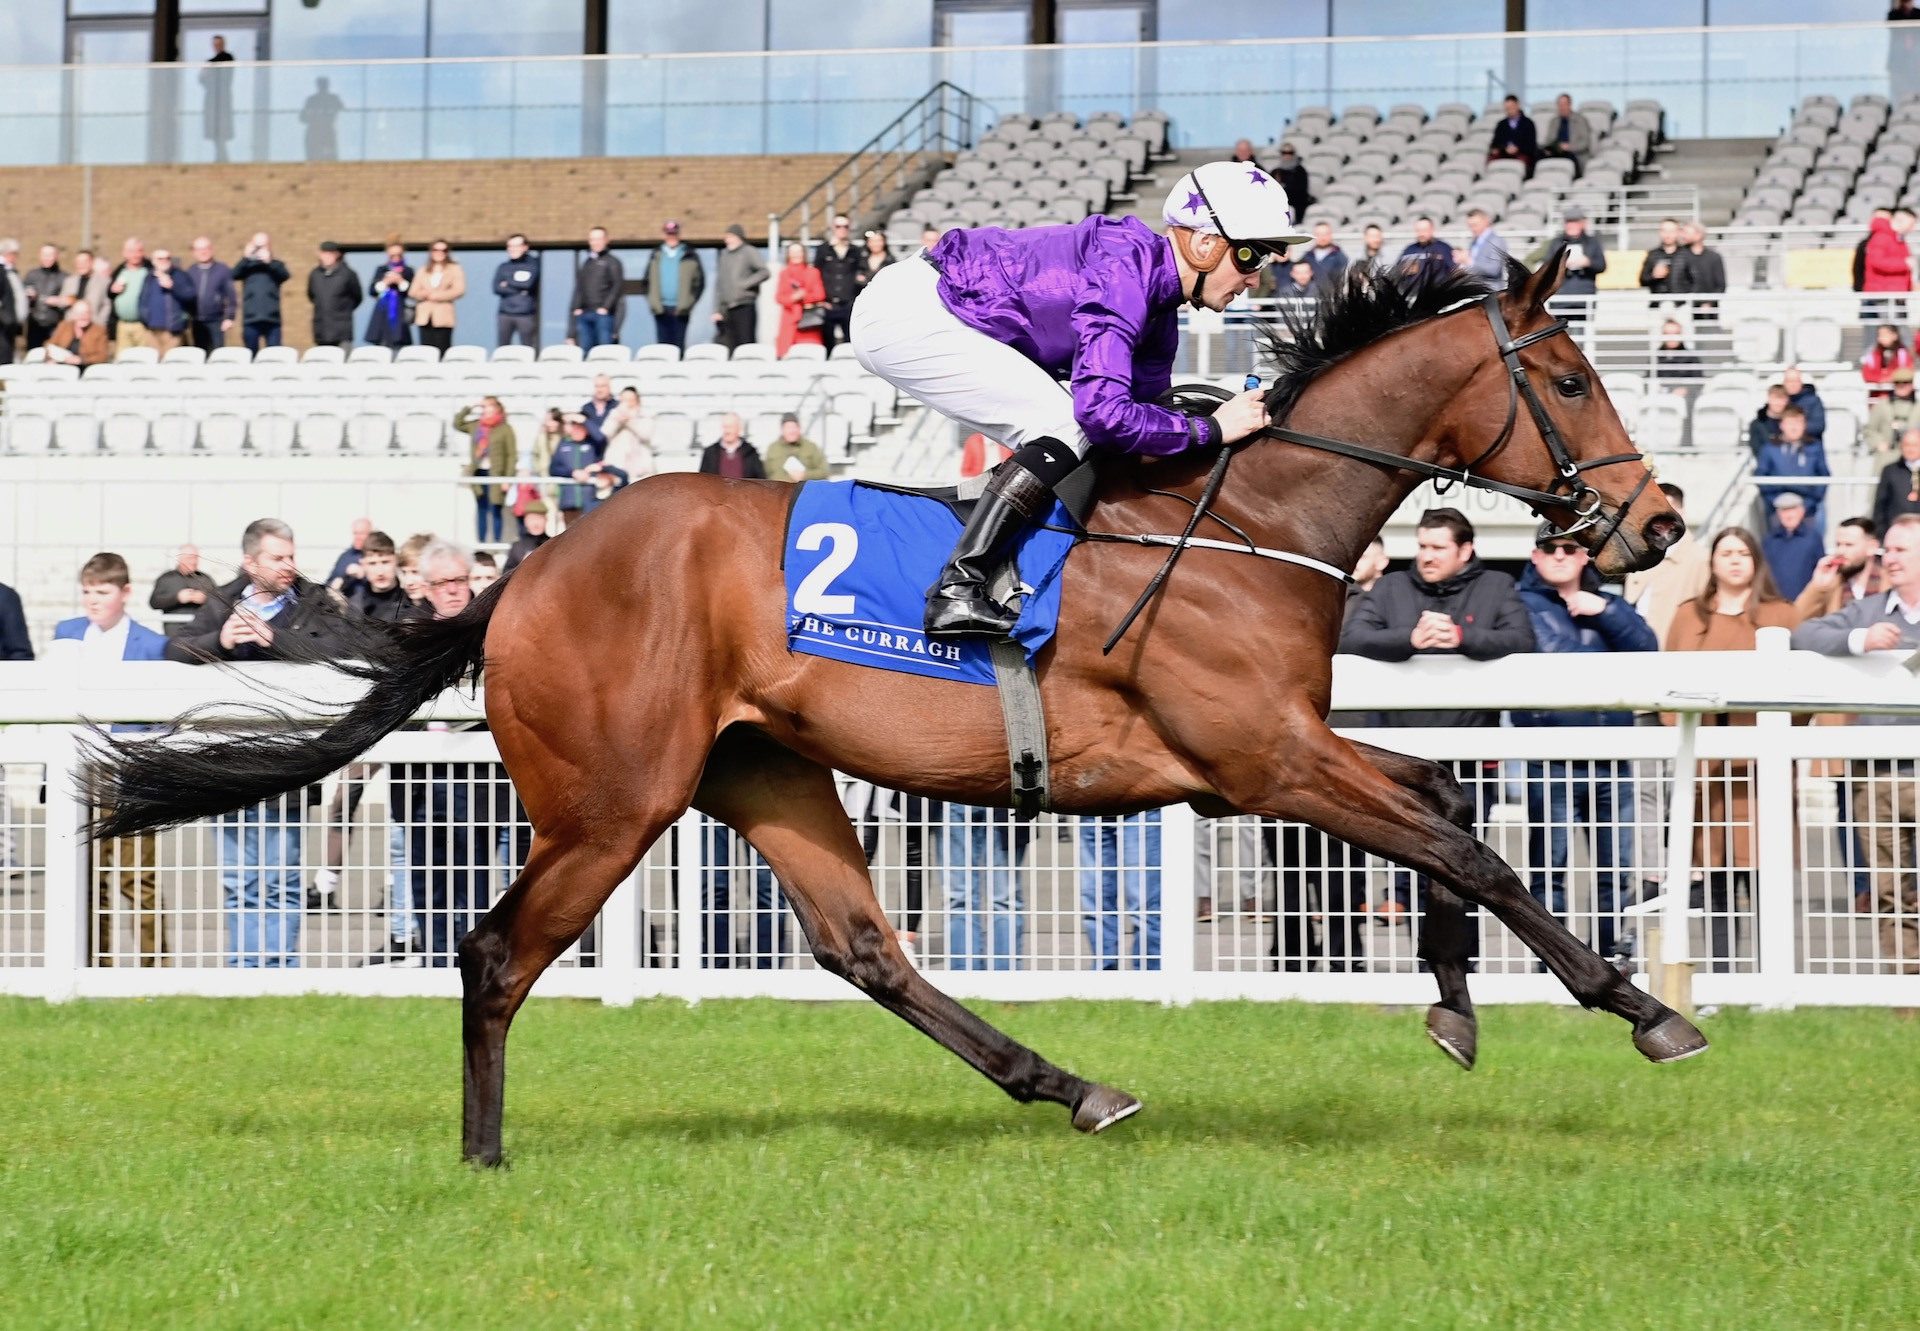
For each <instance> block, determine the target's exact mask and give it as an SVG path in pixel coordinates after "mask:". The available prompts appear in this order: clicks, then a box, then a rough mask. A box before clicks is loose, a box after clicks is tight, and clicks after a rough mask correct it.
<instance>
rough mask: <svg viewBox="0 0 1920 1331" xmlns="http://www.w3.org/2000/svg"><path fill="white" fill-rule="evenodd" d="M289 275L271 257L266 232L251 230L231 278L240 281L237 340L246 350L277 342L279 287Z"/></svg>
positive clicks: (251, 351)
mask: <svg viewBox="0 0 1920 1331" xmlns="http://www.w3.org/2000/svg"><path fill="white" fill-rule="evenodd" d="M291 276H292V274H291V273H289V272H288V271H287V265H286V264H285V263H284V262H283V261H282V260H279V259H276V258H274V257H273V241H272V239H271V238H270V237H269V236H268V235H267V233H266V232H264V231H256V232H254V233H253V239H252V240H249V241H248V242H247V248H246V252H245V253H244V254H242V255H241V256H240V262H239V263H237V264H235V265H234V266H233V280H234V281H236V282H238V283H239V284H240V340H241V341H242V342H244V343H245V344H246V347H247V351H248V352H249V353H250V354H251V353H253V352H256V351H258V350H260V348H261V347H277V346H279V345H280V288H281V287H283V286H285V285H286V284H287V279H288V278H289V277H291Z"/></svg>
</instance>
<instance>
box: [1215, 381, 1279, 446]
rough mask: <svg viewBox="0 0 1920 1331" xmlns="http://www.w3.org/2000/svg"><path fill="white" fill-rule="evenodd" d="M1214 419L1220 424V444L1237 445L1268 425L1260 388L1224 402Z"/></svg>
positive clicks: (1265, 407)
mask: <svg viewBox="0 0 1920 1331" xmlns="http://www.w3.org/2000/svg"><path fill="white" fill-rule="evenodd" d="M1213 418H1214V419H1215V420H1216V421H1219V422H1220V442H1221V443H1223V444H1237V443H1239V442H1240V441H1241V440H1242V439H1245V438H1246V437H1247V436H1248V435H1250V434H1253V433H1255V432H1257V431H1258V430H1260V429H1261V428H1262V427H1263V426H1265V425H1266V423H1267V404H1266V400H1265V396H1264V395H1263V394H1262V392H1261V390H1259V389H1258V388H1251V389H1248V390H1247V391H1246V392H1244V393H1241V394H1240V395H1238V396H1237V397H1230V398H1228V399H1227V400H1226V401H1225V402H1222V403H1221V404H1220V408H1219V410H1217V411H1215V412H1214V413H1213Z"/></svg>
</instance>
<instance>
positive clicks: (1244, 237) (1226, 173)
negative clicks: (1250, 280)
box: [1164, 162, 1311, 246]
mask: <svg viewBox="0 0 1920 1331" xmlns="http://www.w3.org/2000/svg"><path fill="white" fill-rule="evenodd" d="M1164 216H1165V218H1166V222H1167V225H1168V226H1183V227H1186V228H1187V229H1188V230H1189V231H1199V232H1205V233H1211V234H1213V235H1216V236H1224V237H1225V238H1226V239H1228V240H1238V241H1259V242H1263V243H1265V244H1268V245H1276V246H1283V245H1297V244H1299V243H1300V242H1301V241H1303V240H1308V239H1311V237H1308V236H1305V235H1303V234H1301V232H1300V228H1299V227H1298V226H1297V225H1296V224H1295V222H1294V220H1293V213H1292V211H1291V210H1290V209H1289V208H1288V207H1287V192H1286V191H1285V190H1284V189H1282V188H1281V187H1280V182H1279V181H1277V180H1275V179H1274V178H1273V177H1272V176H1270V175H1268V174H1267V173H1266V172H1265V171H1262V170H1261V169H1260V168H1259V167H1257V166H1255V165H1254V164H1253V163H1252V162H1208V163H1206V164H1205V165H1204V166H1197V167H1195V168H1194V169H1193V170H1192V171H1190V172H1188V173H1187V174H1186V175H1184V176H1181V177H1180V181H1179V183H1178V184H1176V185H1175V186H1174V187H1173V192H1172V193H1171V194H1169V195H1167V206H1166V209H1165V210H1164Z"/></svg>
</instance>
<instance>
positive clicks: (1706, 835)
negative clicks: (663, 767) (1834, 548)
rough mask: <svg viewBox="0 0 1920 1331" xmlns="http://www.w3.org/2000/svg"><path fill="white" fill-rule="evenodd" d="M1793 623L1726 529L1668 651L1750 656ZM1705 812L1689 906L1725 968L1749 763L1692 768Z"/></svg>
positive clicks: (1709, 721)
mask: <svg viewBox="0 0 1920 1331" xmlns="http://www.w3.org/2000/svg"><path fill="white" fill-rule="evenodd" d="M1799 622H1800V615H1799V612H1797V611H1796V610H1795V609H1794V608H1793V604H1792V602H1790V601H1788V600H1786V599H1785V598H1783V597H1782V596H1781V595H1780V592H1779V589H1778V588H1776V587H1775V586H1774V583H1773V574H1771V573H1770V572H1768V571H1767V561H1766V557H1765V556H1764V555H1763V554H1762V553H1761V551H1760V541H1759V538H1757V537H1756V536H1754V534H1753V533H1752V532H1750V531H1748V530H1747V529H1746V528H1744V527H1726V528H1723V529H1721V530H1720V531H1719V532H1718V533H1716V534H1715V536H1714V538H1713V541H1712V543H1711V544H1710V545H1708V547H1707V589H1706V590H1705V591H1704V592H1702V593H1701V594H1700V595H1699V596H1698V597H1696V598H1695V599H1693V600H1691V601H1687V602H1685V603H1684V604H1682V605H1681V606H1680V607H1679V608H1678V609H1677V610H1675V611H1674V615H1673V623H1672V624H1671V625H1669V626H1668V628H1667V641H1666V649H1667V650H1668V651H1670V652H1750V651H1752V650H1753V649H1754V645H1755V642H1756V637H1755V635H1756V634H1757V633H1758V632H1759V631H1760V630H1761V629H1764V628H1784V629H1791V628H1793V627H1794V626H1795V625H1797V624H1798V623H1799ZM1700 721H1701V724H1702V725H1710V726H1713V725H1719V726H1750V725H1752V724H1753V713H1752V712H1717V713H1708V714H1707V715H1705V716H1702V717H1701V718H1700ZM1699 776H1700V783H1701V785H1702V787H1703V788H1704V789H1705V791H1706V801H1705V809H1704V811H1703V812H1702V814H1701V816H1700V823H1699V827H1698V828H1697V830H1696V831H1695V833H1694V842H1693V853H1694V871H1693V876H1694V886H1693V892H1694V902H1693V904H1694V905H1695V906H1699V905H1700V904H1701V903H1702V901H1703V900H1704V902H1705V904H1706V909H1707V921H1708V935H1709V941H1710V945H1711V948H1710V955H1711V957H1712V958H1713V969H1714V970H1715V971H1728V970H1731V969H1732V968H1733V967H1732V962H1733V955H1734V948H1733V943H1734V930H1733V923H1734V921H1733V912H1734V909H1735V905H1736V899H1737V898H1738V897H1739V896H1742V895H1745V894H1746V893H1748V892H1749V891H1750V886H1751V884H1750V880H1751V875H1752V869H1753V764H1752V763H1750V762H1747V761H1745V760H1744V759H1734V760H1731V761H1714V762H1704V763H1702V764H1700V771H1699Z"/></svg>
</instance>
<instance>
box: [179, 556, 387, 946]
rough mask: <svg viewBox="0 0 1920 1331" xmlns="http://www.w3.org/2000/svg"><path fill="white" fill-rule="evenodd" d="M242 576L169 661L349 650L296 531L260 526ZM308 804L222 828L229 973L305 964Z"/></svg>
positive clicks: (247, 816) (312, 795)
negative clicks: (304, 812) (301, 559)
mask: <svg viewBox="0 0 1920 1331" xmlns="http://www.w3.org/2000/svg"><path fill="white" fill-rule="evenodd" d="M240 569H241V572H240V576H239V577H237V578H235V579H234V580H233V581H232V582H229V583H227V584H226V585H225V586H224V587H220V588H218V589H217V590H216V591H215V592H214V594H213V596H212V597H210V598H209V599H208V601H207V603H206V604H205V605H203V606H201V607H200V609H199V612H198V613H197V614H195V615H194V617H193V622H192V623H191V624H189V625H187V628H186V631H185V632H184V633H182V634H181V635H180V636H179V637H177V638H169V639H168V640H167V659H168V660H170V661H185V662H187V663H189V664H200V663H206V662H217V661H303V660H312V659H315V658H317V657H324V656H328V655H332V654H335V653H336V652H338V651H340V650H342V648H343V647H344V646H346V643H345V636H346V630H345V622H344V616H345V615H346V614H347V613H349V612H348V611H347V610H346V608H345V602H344V601H342V600H340V598H339V596H338V594H337V593H334V592H330V591H328V590H327V589H326V588H325V587H322V586H320V585H319V584H318V583H313V582H309V581H307V580H306V579H305V578H303V577H301V576H300V574H299V570H298V568H297V566H296V561H295V555H294V545H293V529H292V528H291V527H289V526H287V524H286V523H284V522H281V521H280V520H279V519H277V518H260V519H258V520H256V521H254V522H253V523H250V524H249V525H248V527H247V530H246V533H245V535H243V536H242V537H241V539H240ZM318 793H319V788H318V787H310V788H309V789H308V791H307V794H306V796H305V797H304V798H305V799H306V802H307V803H316V802H317V796H318ZM302 799H303V796H301V795H300V794H296V793H289V794H286V795H282V796H279V797H278V798H275V799H271V800H268V801H267V802H265V803H264V804H259V805H256V806H254V807H253V808H251V809H242V810H239V811H238V812H236V813H230V814H225V815H223V816H222V817H221V818H220V820H219V829H220V869H221V873H220V885H221V890H222V893H223V895H224V897H225V901H226V910H227V944H226V957H227V965H229V966H241V967H256V966H272V967H281V966H297V965H299V964H300V909H301V905H302V903H303V898H302V894H301V890H300V832H301V823H300V815H301V801H302Z"/></svg>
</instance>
